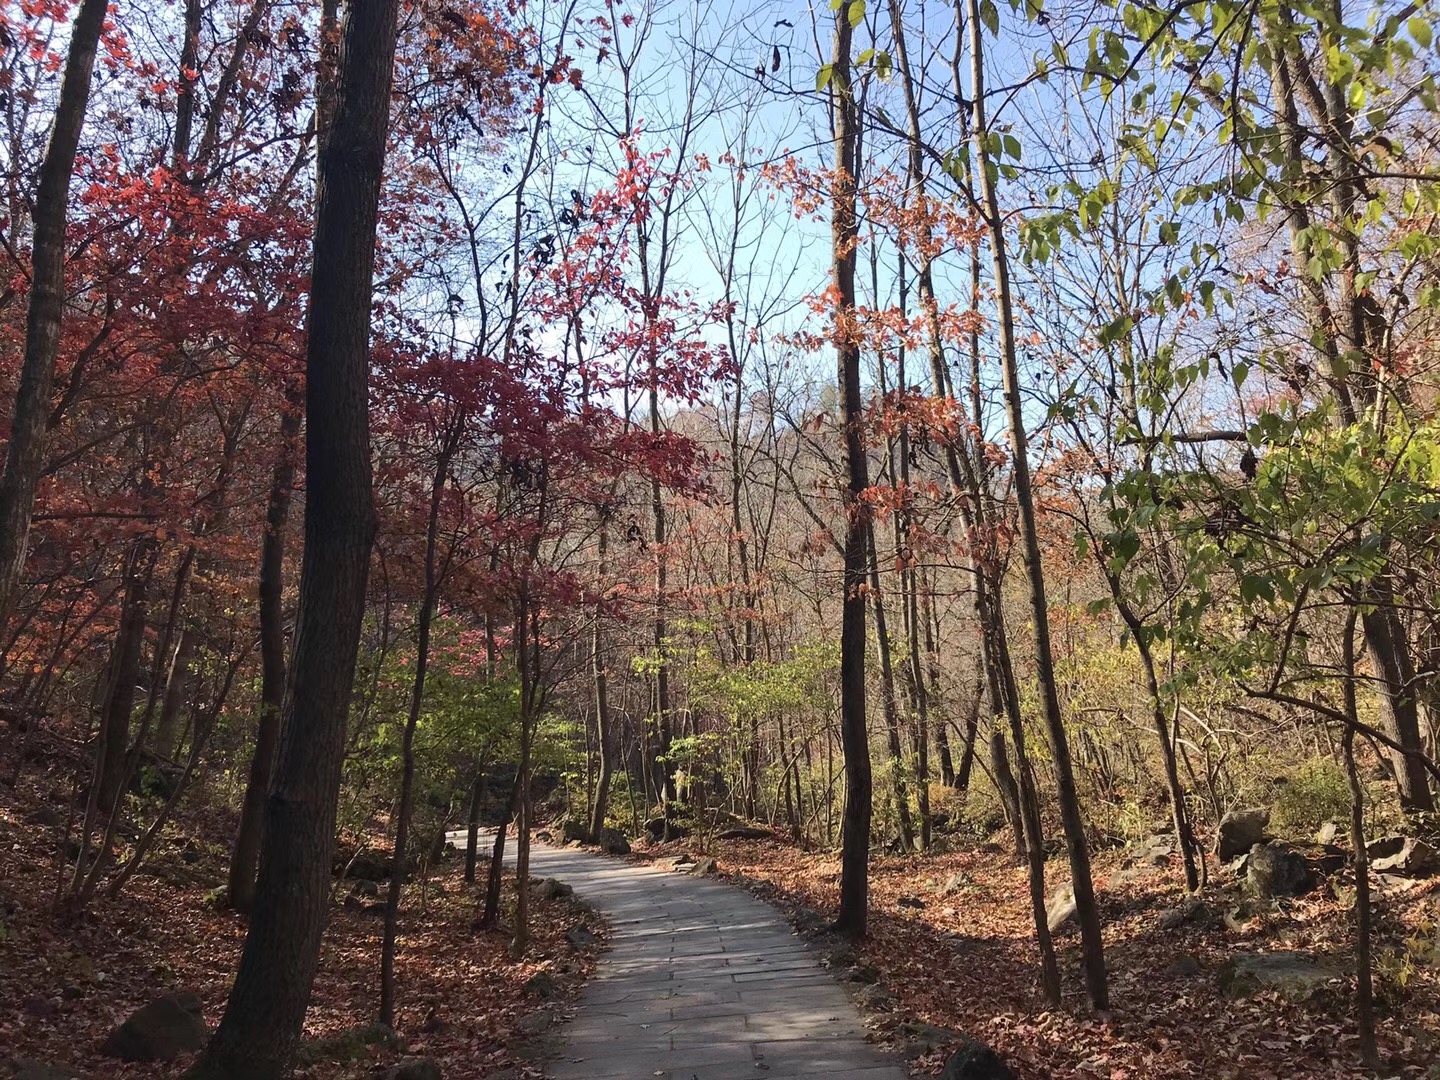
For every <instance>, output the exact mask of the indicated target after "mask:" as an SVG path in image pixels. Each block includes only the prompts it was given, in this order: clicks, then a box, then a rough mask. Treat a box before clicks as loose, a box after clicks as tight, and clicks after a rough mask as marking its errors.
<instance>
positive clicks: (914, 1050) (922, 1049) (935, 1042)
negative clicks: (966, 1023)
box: [895, 1020, 962, 1058]
mask: <svg viewBox="0 0 1440 1080" xmlns="http://www.w3.org/2000/svg"><path fill="white" fill-rule="evenodd" d="M895 1035H896V1036H897V1037H898V1038H901V1039H904V1040H905V1056H906V1057H907V1058H917V1057H920V1056H922V1055H924V1054H930V1053H933V1052H934V1051H936V1050H939V1049H940V1048H941V1047H944V1046H949V1045H950V1044H951V1043H954V1042H958V1041H960V1040H961V1039H962V1036H961V1035H960V1034H959V1033H958V1032H956V1031H954V1030H952V1029H950V1028H944V1027H939V1026H937V1025H935V1024H927V1023H926V1022H925V1021H924V1020H902V1021H901V1022H900V1023H899V1024H897V1025H895Z"/></svg>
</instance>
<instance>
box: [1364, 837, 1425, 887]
mask: <svg viewBox="0 0 1440 1080" xmlns="http://www.w3.org/2000/svg"><path fill="white" fill-rule="evenodd" d="M1365 852H1366V854H1367V855H1369V856H1370V868H1371V869H1372V870H1374V871H1375V872H1376V873H1381V874H1395V875H1397V876H1399V877H1429V876H1430V875H1431V874H1433V873H1435V871H1436V870H1437V869H1440V861H1437V859H1436V855H1435V849H1434V848H1432V847H1431V846H1430V845H1429V844H1427V843H1426V842H1425V841H1424V840H1417V839H1415V838H1414V837H1413V836H1382V837H1380V838H1379V839H1376V840H1371V841H1370V842H1369V843H1368V844H1366V845H1365Z"/></svg>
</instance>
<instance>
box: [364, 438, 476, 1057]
mask: <svg viewBox="0 0 1440 1080" xmlns="http://www.w3.org/2000/svg"><path fill="white" fill-rule="evenodd" d="M462 431H463V425H462V424H461V422H460V421H458V420H456V421H454V422H452V425H451V426H450V427H449V429H448V430H447V431H446V432H445V436H444V440H445V441H444V445H443V446H442V448H441V450H440V453H439V455H438V456H437V457H436V462H435V475H434V476H433V477H431V482H430V512H429V515H428V517H427V518H426V521H425V569H424V583H425V584H424V590H425V591H424V593H423V594H422V596H421V598H420V612H419V615H418V617H417V619H416V628H415V676H414V678H413V680H412V681H411V685H410V711H409V714H408V715H407V716H406V717H405V731H404V733H403V734H402V735H401V737H400V809H399V812H398V813H397V814H396V815H395V845H394V850H393V852H392V854H391V870H390V889H389V891H388V892H387V893H386V895H385V927H384V930H383V932H382V934H381V939H380V1016H379V1020H380V1023H382V1024H384V1025H385V1026H386V1027H390V1028H393V1027H394V1026H395V938H396V936H397V934H398V932H399V927H400V892H401V890H402V889H403V888H404V887H405V873H406V865H407V862H408V859H409V845H410V816H411V814H412V812H413V807H414V802H415V728H416V727H417V726H418V725H419V723H420V709H421V707H422V706H423V705H424V704H425V674H426V672H427V670H428V669H429V666H430V627H431V623H432V622H433V621H434V618H435V601H436V598H437V596H438V594H439V590H440V584H441V582H440V574H439V573H438V571H437V569H436V564H435V557H436V547H437V545H438V544H439V540H440V502H441V499H442V497H443V496H444V494H445V482H446V480H447V478H448V477H449V474H450V459H451V457H452V456H453V454H454V452H455V449H456V447H457V445H458V443H459V439H460V436H461V433H462Z"/></svg>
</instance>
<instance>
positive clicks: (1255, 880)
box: [1245, 840, 1315, 900]
mask: <svg viewBox="0 0 1440 1080" xmlns="http://www.w3.org/2000/svg"><path fill="white" fill-rule="evenodd" d="M1314 887H1315V874H1314V872H1313V871H1312V870H1311V869H1310V864H1309V863H1308V862H1306V860H1305V856H1304V855H1302V854H1301V853H1300V852H1298V851H1296V850H1295V849H1294V848H1293V847H1291V846H1290V845H1289V844H1284V843H1281V842H1280V841H1278V840H1272V841H1271V842H1270V843H1268V844H1256V845H1255V846H1254V847H1252V848H1251V849H1250V861H1249V863H1248V864H1247V865H1246V868H1245V888H1246V889H1247V890H1249V891H1250V892H1251V893H1253V894H1254V895H1255V896H1258V897H1260V898H1261V899H1266V900H1268V899H1273V898H1275V897H1282V896H1304V895H1305V894H1306V893H1308V892H1309V891H1310V890H1311V889H1313V888H1314Z"/></svg>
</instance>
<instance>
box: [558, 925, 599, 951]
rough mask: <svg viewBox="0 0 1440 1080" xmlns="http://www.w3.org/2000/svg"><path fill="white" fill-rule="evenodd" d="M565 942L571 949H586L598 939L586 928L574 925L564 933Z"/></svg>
mask: <svg viewBox="0 0 1440 1080" xmlns="http://www.w3.org/2000/svg"><path fill="white" fill-rule="evenodd" d="M565 940H566V941H568V942H569V943H570V947H571V948H572V949H588V948H590V947H591V946H593V945H594V944H595V943H596V942H597V941H598V940H599V939H598V938H597V937H596V936H595V935H594V934H593V933H591V931H590V928H589V927H588V926H582V925H581V924H579V923H576V924H575V925H574V926H572V927H570V929H569V930H566V931H565Z"/></svg>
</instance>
